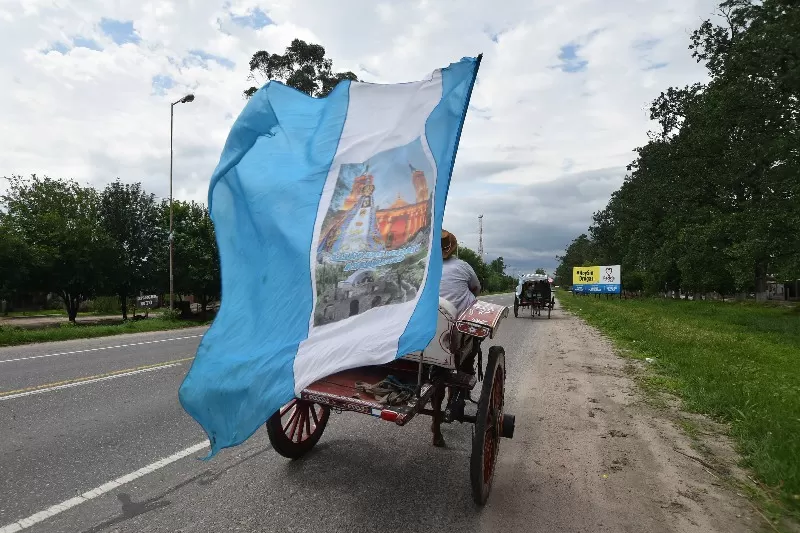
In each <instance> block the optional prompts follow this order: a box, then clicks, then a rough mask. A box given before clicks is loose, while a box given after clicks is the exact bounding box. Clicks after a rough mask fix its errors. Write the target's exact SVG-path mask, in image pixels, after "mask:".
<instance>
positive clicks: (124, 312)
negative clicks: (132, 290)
mask: <svg viewBox="0 0 800 533" xmlns="http://www.w3.org/2000/svg"><path fill="white" fill-rule="evenodd" d="M119 301H120V302H121V303H122V320H128V293H127V291H121V292H120V293H119ZM134 314H135V313H134Z"/></svg>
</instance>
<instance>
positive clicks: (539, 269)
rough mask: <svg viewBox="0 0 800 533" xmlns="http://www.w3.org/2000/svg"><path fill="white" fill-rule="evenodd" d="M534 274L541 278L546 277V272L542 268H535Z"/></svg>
mask: <svg viewBox="0 0 800 533" xmlns="http://www.w3.org/2000/svg"><path fill="white" fill-rule="evenodd" d="M535 274H540V275H542V276H546V275H547V272H546V271H545V269H543V268H541V267H539V268H537V269H536V272H535Z"/></svg>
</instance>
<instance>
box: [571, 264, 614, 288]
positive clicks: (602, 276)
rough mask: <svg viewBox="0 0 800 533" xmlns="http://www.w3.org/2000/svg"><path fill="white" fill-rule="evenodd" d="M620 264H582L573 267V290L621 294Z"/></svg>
mask: <svg viewBox="0 0 800 533" xmlns="http://www.w3.org/2000/svg"><path fill="white" fill-rule="evenodd" d="M620 270H621V269H620V266H619V265H602V266H581V267H574V268H573V269H572V290H573V291H574V292H576V293H591V294H620V293H621V292H622V278H621V275H620Z"/></svg>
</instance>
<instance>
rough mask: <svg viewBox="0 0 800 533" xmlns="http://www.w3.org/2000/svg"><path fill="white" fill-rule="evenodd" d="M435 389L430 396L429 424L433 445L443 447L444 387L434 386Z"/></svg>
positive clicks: (440, 385) (441, 385)
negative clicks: (431, 410)
mask: <svg viewBox="0 0 800 533" xmlns="http://www.w3.org/2000/svg"><path fill="white" fill-rule="evenodd" d="M434 386H435V387H436V388H435V389H434V391H433V396H431V407H432V408H433V421H432V422H431V431H432V432H433V445H434V446H437V447H440V448H441V447H443V446H444V437H443V436H442V414H443V413H442V403H443V402H444V385H443V384H437V385H434Z"/></svg>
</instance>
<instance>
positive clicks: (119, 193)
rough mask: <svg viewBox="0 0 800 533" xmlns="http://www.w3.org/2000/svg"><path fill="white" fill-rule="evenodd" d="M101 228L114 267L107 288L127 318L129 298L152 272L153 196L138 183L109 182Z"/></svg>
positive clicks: (102, 200)
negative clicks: (114, 295)
mask: <svg viewBox="0 0 800 533" xmlns="http://www.w3.org/2000/svg"><path fill="white" fill-rule="evenodd" d="M100 215H101V221H102V225H103V228H104V230H105V232H106V234H107V235H108V236H109V238H110V239H111V243H112V247H113V257H114V261H113V266H112V268H111V269H110V271H109V279H108V282H109V288H110V289H112V290H113V291H114V293H116V294H117V296H119V301H120V303H121V304H122V318H123V319H124V320H127V318H128V298H129V297H130V296H135V295H136V293H137V292H138V291H139V290H141V289H143V288H144V287H145V285H147V283H148V282H149V280H150V278H151V277H152V275H153V269H154V266H155V265H154V257H153V248H154V247H155V245H156V239H157V237H158V230H157V226H156V224H157V223H158V211H157V209H156V202H155V196H154V195H153V194H146V193H145V192H144V191H143V190H142V185H141V183H134V184H122V183H120V181H119V180H117V181H115V182H113V183H111V184H109V185H108V186H106V188H105V189H104V190H103V192H102V194H101V195H100Z"/></svg>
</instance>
